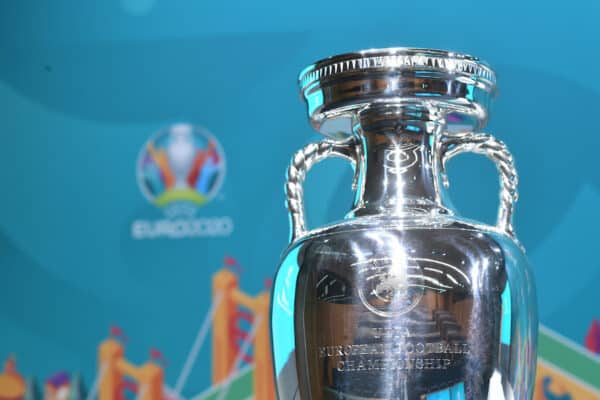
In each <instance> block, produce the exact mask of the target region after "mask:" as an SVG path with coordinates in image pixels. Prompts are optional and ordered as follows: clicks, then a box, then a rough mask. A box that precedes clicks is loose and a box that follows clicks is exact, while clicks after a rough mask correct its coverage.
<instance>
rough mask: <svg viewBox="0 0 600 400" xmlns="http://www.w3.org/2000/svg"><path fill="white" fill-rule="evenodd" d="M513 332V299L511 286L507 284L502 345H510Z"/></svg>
mask: <svg viewBox="0 0 600 400" xmlns="http://www.w3.org/2000/svg"><path fill="white" fill-rule="evenodd" d="M511 332H512V299H511V293H510V284H509V283H508V282H507V283H506V287H505V288H504V291H503V292H502V332H501V334H500V340H501V341H502V344H506V345H509V344H510V342H511Z"/></svg>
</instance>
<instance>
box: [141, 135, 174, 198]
mask: <svg viewBox="0 0 600 400" xmlns="http://www.w3.org/2000/svg"><path fill="white" fill-rule="evenodd" d="M148 154H150V157H152V160H154V162H155V163H156V165H157V166H158V169H160V174H161V176H162V179H163V183H164V184H165V186H166V187H167V189H170V188H172V187H173V185H175V175H174V174H173V171H171V166H170V165H169V157H168V156H167V153H166V151H165V150H164V149H161V150H156V149H155V148H154V144H153V143H150V144H149V145H148Z"/></svg>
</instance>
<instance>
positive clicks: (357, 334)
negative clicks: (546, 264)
mask: <svg viewBox="0 0 600 400" xmlns="http://www.w3.org/2000/svg"><path fill="white" fill-rule="evenodd" d="M402 57H404V58H402ZM419 57H421V58H419ZM359 59H362V60H363V61H360V62H359V61H357V60H359ZM365 59H369V60H372V61H368V62H366V61H364V60H365ZM353 60H355V61H353ZM361 63H362V64H361ZM336 65H337V67H336ZM340 65H343V67H340ZM423 71H428V73H429V75H427V77H428V78H427V79H429V80H428V81H427V83H428V84H432V83H434V82H438V81H439V82H442V81H443V82H446V83H448V82H459V83H460V84H466V83H465V82H467V81H468V82H469V84H472V85H474V86H473V88H471V89H469V90H467V92H470V93H471V94H474V93H476V91H477V90H479V91H481V92H485V93H487V94H488V95H491V94H493V92H494V91H495V77H494V74H493V72H492V71H491V69H489V67H487V66H486V65H485V64H482V63H481V62H480V61H478V60H477V59H476V58H473V57H469V56H461V55H458V54H456V53H449V52H443V51H437V50H424V49H389V50H371V51H367V52H360V53H352V54H349V55H342V56H338V57H333V58H331V59H327V60H325V61H321V62H319V63H316V64H314V65H313V66H311V67H309V68H308V69H306V70H305V71H303V73H302V74H301V79H300V84H301V90H302V92H303V94H304V97H305V99H306V100H307V103H309V104H308V106H309V108H308V112H309V118H310V119H311V121H312V122H313V125H314V126H315V127H316V128H317V129H320V130H321V131H322V132H323V133H325V134H329V135H331V136H334V137H337V138H339V140H333V139H326V140H324V141H322V142H320V143H315V144H310V145H308V146H306V147H305V148H303V149H302V150H300V151H299V152H297V153H296V155H295V156H294V158H293V160H292V163H291V165H290V167H289V169H288V176H287V183H286V194H287V205H288V209H289V212H290V217H291V221H292V235H291V243H290V245H289V247H288V248H287V249H286V251H285V252H284V255H283V257H282V261H281V265H280V267H279V270H278V272H277V275H276V278H275V281H274V288H273V309H272V315H271V318H272V327H273V332H272V335H273V359H274V367H275V373H276V378H277V391H278V397H279V399H282V400H288V399H296V400H297V399H302V400H322V399H339V400H341V399H346V400H350V399H364V400H367V399H369V400H376V399H394V400H396V399H398V400H399V399H402V400H429V399H468V400H480V399H488V400H492V399H494V400H495V399H517V400H525V399H531V398H532V392H533V377H534V374H535V366H536V340H537V309H536V300H535V287H534V284H533V277H532V272H531V268H530V266H529V264H528V262H527V259H526V257H525V254H524V252H523V250H522V248H521V247H520V245H519V243H518V241H517V239H516V237H515V234H514V230H513V228H512V214H513V208H514V202H515V201H516V199H517V174H516V170H515V167H514V163H513V159H512V156H511V154H510V153H509V151H508V150H507V148H506V146H505V145H504V144H503V143H502V142H500V141H499V140H497V139H495V138H494V137H492V136H490V135H488V134H484V133H476V132H475V129H477V128H479V127H483V126H484V125H485V121H486V118H487V103H485V101H487V100H489V98H490V96H488V95H482V94H481V93H480V94H479V95H477V96H467V95H465V94H464V93H463V92H461V91H460V90H459V91H451V92H445V93H446V94H445V95H443V96H442V95H440V96H437V97H436V96H434V95H433V94H432V92H431V91H429V92H427V93H426V94H423V95H422V96H417V95H415V93H416V92H415V91H414V90H413V91H406V90H404V89H403V90H397V91H394V90H395V89H394V90H391V89H390V88H396V87H398V88H414V87H415V86H414V83H415V79H416V78H415V77H416V76H424V75H423ZM417 73H418V74H417ZM374 77H376V79H378V80H379V81H381V80H383V82H377V84H376V85H374V84H373V83H374V81H373V79H374ZM439 82H438V83H439ZM350 83H351V84H350ZM344 84H349V85H350V86H352V85H354V86H355V88H354V89H348V88H350V86H347V87H346V89H348V90H346V89H343V90H346V91H345V92H344V93H345V94H346V95H347V96H346V97H345V98H344V100H343V101H341V99H342V97H340V96H339V95H340V94H341V93H342V92H340V90H342V88H341V86H340V85H342V86H343V85H344ZM452 85H453V84H452ZM452 85H450V86H452ZM433 86H435V87H438V86H436V85H433ZM450 86H448V85H446V86H445V87H446V88H448V87H450ZM430 87H431V86H430ZM452 87H453V86H452ZM327 88H328V89H327ZM382 88H387V90H388V91H387V92H386V90H383V89H382ZM474 88H476V89H474ZM314 90H323V91H324V93H325V92H327V91H328V90H329V92H327V93H328V95H325V96H323V97H322V103H320V104H319V105H318V106H317V107H315V106H314V104H312V105H311V104H310V101H311V97H310V96H312V94H308V95H307V93H308V92H311V91H314ZM343 90H342V91H343ZM440 90H441V89H440ZM388 92H389V93H388ZM311 93H312V92H311ZM390 93H391V94H390ZM423 93H425V92H423ZM388 94H390V95H389V96H388ZM479 100H482V101H479ZM473 110H475V111H476V112H473ZM340 118H341V119H340ZM330 120H331V121H337V122H335V123H334V124H333V125H329V127H333V126H335V127H336V128H335V129H337V130H335V131H327V130H324V129H323V128H324V127H325V126H327V124H328V123H329V122H330ZM341 120H345V121H346V123H347V124H348V125H347V126H346V127H344V128H343V129H339V128H340V127H341V126H342V125H340V124H339V121H341ZM465 152H474V153H479V154H483V155H485V156H487V157H488V158H490V159H491V160H492V161H493V162H494V163H495V165H496V167H497V169H498V171H499V174H500V206H499V212H498V222H497V225H496V226H487V225H484V224H481V223H478V222H474V221H471V220H468V219H466V218H463V217H461V216H459V215H458V213H457V211H456V210H455V209H454V208H453V207H452V206H451V203H450V201H449V198H448V194H447V192H446V186H447V179H446V177H445V165H446V163H447V162H448V161H449V160H450V159H451V158H453V157H454V156H456V155H458V154H462V153H465ZM330 156H337V157H343V158H345V159H348V160H349V161H351V162H352V164H353V165H354V166H355V171H356V175H355V185H354V189H355V198H354V202H353V206H352V208H351V210H350V211H349V213H348V215H347V217H346V219H345V220H343V221H341V222H338V223H335V224H332V225H329V226H325V227H322V228H318V229H315V230H312V231H307V230H306V227H305V218H304V208H303V200H302V193H303V192H302V184H303V182H304V178H305V176H306V172H307V171H308V170H309V169H310V168H311V167H312V166H313V165H314V164H315V163H317V162H319V161H321V160H323V159H325V158H327V157H330Z"/></svg>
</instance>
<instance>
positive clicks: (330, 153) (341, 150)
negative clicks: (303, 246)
mask: <svg viewBox="0 0 600 400" xmlns="http://www.w3.org/2000/svg"><path fill="white" fill-rule="evenodd" d="M358 151H359V147H358V146H357V144H356V141H355V140H354V139H350V140H347V141H344V142H335V141H331V140H323V141H321V142H318V143H310V144H308V145H306V146H305V147H304V148H302V149H300V150H298V151H297V152H296V153H295V154H294V157H293V158H292V162H291V163H290V166H289V167H288V170H287V180H286V184H285V193H286V199H287V201H286V203H287V208H288V211H289V213H290V217H291V224H292V226H291V238H290V242H293V241H294V240H296V239H298V238H299V237H300V236H302V235H304V234H305V233H306V220H305V218H304V187H303V184H304V179H305V178H306V174H307V173H308V171H309V170H310V169H311V168H312V167H313V166H314V165H315V164H316V163H318V162H319V161H322V160H323V159H325V158H327V157H341V158H344V159H347V160H349V161H350V162H352V164H353V166H354V171H355V173H354V184H353V188H356V182H357V179H356V178H357V173H356V172H357V171H358V167H357V165H356V164H357V159H358Z"/></svg>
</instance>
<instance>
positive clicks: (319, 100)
mask: <svg viewBox="0 0 600 400" xmlns="http://www.w3.org/2000/svg"><path fill="white" fill-rule="evenodd" d="M298 80H299V85H300V92H301V95H302V97H303V98H304V99H305V101H306V105H307V107H308V114H309V119H310V121H311V123H312V125H313V127H315V129H317V130H319V131H320V132H322V133H324V134H326V135H330V136H334V137H339V136H341V135H347V134H349V133H350V120H351V119H352V116H353V114H354V112H355V111H356V110H357V109H360V108H362V107H364V106H365V105H368V104H373V103H386V102H390V103H397V102H398V101H399V100H403V101H404V100H409V101H410V100H413V99H416V100H418V101H422V100H429V101H431V102H433V103H436V104H437V106H438V107H442V108H444V109H445V110H446V111H447V112H450V113H452V114H453V115H452V116H451V118H449V122H450V123H449V124H448V126H447V129H448V130H450V131H453V130H459V131H460V130H463V129H465V128H466V127H469V128H471V130H472V129H478V128H481V127H483V126H484V125H485V123H486V121H487V109H488V105H489V103H490V101H491V99H492V98H493V97H494V95H495V93H496V75H495V73H494V71H493V70H492V69H491V68H490V67H488V65H487V64H486V63H484V62H483V61H481V60H479V59H478V58H476V57H473V56H469V55H466V54H460V53H455V52H450V51H444V50H433V49H412V48H401V47H398V48H389V49H371V50H364V51H360V52H356V53H347V54H341V55H338V56H334V57H330V58H326V59H324V60H321V61H318V62H316V63H314V64H312V65H310V66H308V67H306V68H305V69H304V70H303V71H302V72H301V73H300V76H299V78H298Z"/></svg>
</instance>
